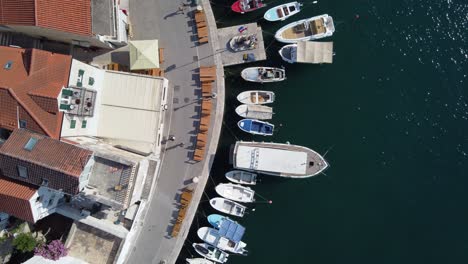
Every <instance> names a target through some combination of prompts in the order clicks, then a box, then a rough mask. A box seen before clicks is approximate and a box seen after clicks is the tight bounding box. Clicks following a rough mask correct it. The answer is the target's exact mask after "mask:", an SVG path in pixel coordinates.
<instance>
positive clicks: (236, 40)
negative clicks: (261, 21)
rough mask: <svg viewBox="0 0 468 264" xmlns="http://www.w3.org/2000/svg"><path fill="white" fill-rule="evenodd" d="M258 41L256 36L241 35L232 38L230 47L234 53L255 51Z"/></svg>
mask: <svg viewBox="0 0 468 264" xmlns="http://www.w3.org/2000/svg"><path fill="white" fill-rule="evenodd" d="M257 41H258V39H257V35H256V34H251V35H239V36H235V37H232V38H231V40H230V41H229V47H230V48H231V49H232V50H233V51H234V52H238V51H244V50H250V49H255V48H256V47H257Z"/></svg>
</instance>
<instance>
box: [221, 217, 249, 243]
mask: <svg viewBox="0 0 468 264" xmlns="http://www.w3.org/2000/svg"><path fill="white" fill-rule="evenodd" d="M244 233H245V227H243V226H241V225H239V224H238V223H237V222H234V221H232V220H231V219H229V218H225V219H224V220H223V222H222V223H221V227H220V228H219V235H220V236H223V237H225V238H227V239H229V240H231V241H233V242H235V243H239V242H240V241H241V240H242V237H243V236H244Z"/></svg>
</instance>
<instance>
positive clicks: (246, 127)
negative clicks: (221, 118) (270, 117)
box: [237, 119, 275, 136]
mask: <svg viewBox="0 0 468 264" xmlns="http://www.w3.org/2000/svg"><path fill="white" fill-rule="evenodd" d="M237 126H238V127H239V128H240V129H241V130H242V131H244V132H247V133H250V134H253V135H260V136H273V130H274V129H275V126H274V125H273V124H270V123H268V122H265V121H260V120H256V119H242V120H241V121H239V122H237Z"/></svg>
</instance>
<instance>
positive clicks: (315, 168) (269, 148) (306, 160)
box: [232, 141, 329, 179]
mask: <svg viewBox="0 0 468 264" xmlns="http://www.w3.org/2000/svg"><path fill="white" fill-rule="evenodd" d="M232 162H233V167H234V168H235V169H240V170H247V171H256V172H259V173H262V174H266V175H272V176H279V177H285V178H294V179H301V178H308V177H312V176H316V175H319V174H321V173H322V172H323V171H324V170H326V169H327V168H328V166H329V165H328V163H327V162H326V160H325V159H324V158H323V157H322V156H321V155H320V154H318V153H317V152H315V151H314V150H312V149H309V148H306V147H302V146H297V145H291V144H281V143H265V142H243V141H238V142H236V144H235V146H234V148H232Z"/></svg>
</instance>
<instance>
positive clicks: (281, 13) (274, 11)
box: [263, 2, 302, 22]
mask: <svg viewBox="0 0 468 264" xmlns="http://www.w3.org/2000/svg"><path fill="white" fill-rule="evenodd" d="M301 6H302V4H300V3H298V2H291V3H286V4H283V5H278V6H275V7H273V8H270V9H268V10H267V11H266V12H265V15H263V18H264V19H265V20H267V21H270V22H275V21H284V20H286V19H288V18H289V17H291V16H293V15H295V14H297V13H299V12H300V11H301ZM291 10H293V11H291ZM286 13H287V14H286Z"/></svg>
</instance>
